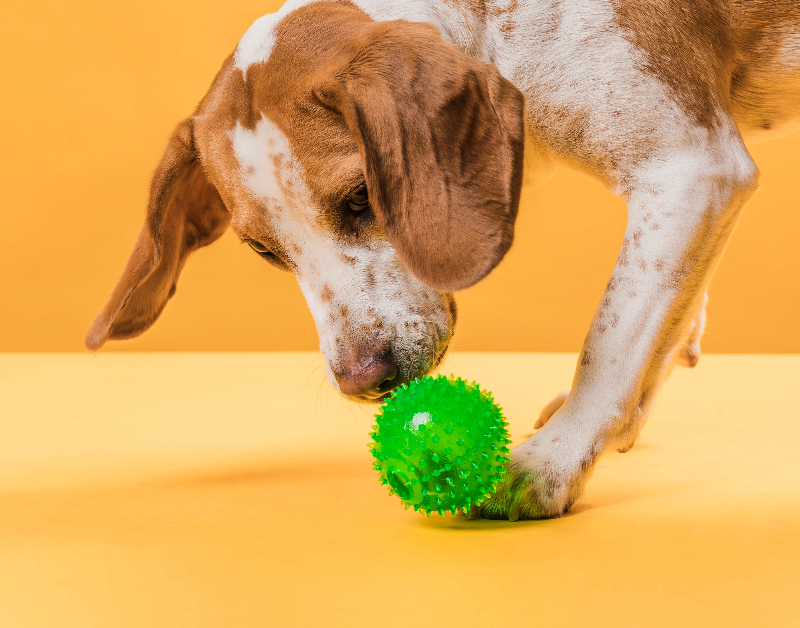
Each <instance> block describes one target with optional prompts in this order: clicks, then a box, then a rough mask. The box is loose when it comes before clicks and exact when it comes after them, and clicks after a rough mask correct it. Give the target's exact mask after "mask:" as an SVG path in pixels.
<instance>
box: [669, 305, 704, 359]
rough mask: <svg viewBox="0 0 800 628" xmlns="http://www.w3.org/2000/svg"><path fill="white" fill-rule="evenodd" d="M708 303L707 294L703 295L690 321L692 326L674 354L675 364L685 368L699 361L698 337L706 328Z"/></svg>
mask: <svg viewBox="0 0 800 628" xmlns="http://www.w3.org/2000/svg"><path fill="white" fill-rule="evenodd" d="M707 303H708V295H705V296H704V297H703V305H702V306H701V307H700V311H699V312H698V313H697V316H695V318H694V321H692V326H691V328H690V330H689V336H688V338H687V339H686V342H684V343H683V344H682V345H681V346H680V347H678V349H677V350H676V351H675V354H674V356H675V357H674V361H675V364H676V365H677V366H685V367H686V368H690V369H692V368H694V367H695V366H697V363H698V362H699V361H700V338H702V336H703V331H705V328H706V304H707Z"/></svg>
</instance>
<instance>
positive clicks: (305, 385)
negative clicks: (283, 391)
mask: <svg viewBox="0 0 800 628" xmlns="http://www.w3.org/2000/svg"><path fill="white" fill-rule="evenodd" d="M323 366H325V365H324V363H323V364H318V365H317V366H316V367H315V368H314V370H312V371H311V372H310V373H309V374H308V377H306V381H305V383H304V384H303V388H302V389H301V390H300V397H299V398H298V400H297V413H298V414H300V404H301V403H302V401H303V395H304V394H305V392H306V387H307V386H308V382H309V381H311V378H312V377H313V376H314V373H316V372H317V371H318V370H319V369H320V368H321V367H323ZM315 411H316V408H315Z"/></svg>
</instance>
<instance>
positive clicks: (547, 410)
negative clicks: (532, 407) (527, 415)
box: [533, 392, 569, 430]
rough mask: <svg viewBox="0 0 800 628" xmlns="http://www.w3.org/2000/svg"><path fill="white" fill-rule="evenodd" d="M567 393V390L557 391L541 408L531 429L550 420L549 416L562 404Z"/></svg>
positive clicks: (542, 425)
mask: <svg viewBox="0 0 800 628" xmlns="http://www.w3.org/2000/svg"><path fill="white" fill-rule="evenodd" d="M568 394H569V392H562V393H559V394H558V395H557V396H556V398H555V399H553V400H552V401H551V402H550V403H548V404H547V405H546V406H545V407H544V408H542V411H541V413H540V414H539V418H538V419H536V423H534V424H533V429H535V430H538V429H539V428H540V427H544V425H545V423H547V422H548V421H549V420H550V417H551V416H553V415H554V414H555V413H556V412H558V409H559V408H560V407H561V406H563V405H564V402H565V401H566V400H567V395H568Z"/></svg>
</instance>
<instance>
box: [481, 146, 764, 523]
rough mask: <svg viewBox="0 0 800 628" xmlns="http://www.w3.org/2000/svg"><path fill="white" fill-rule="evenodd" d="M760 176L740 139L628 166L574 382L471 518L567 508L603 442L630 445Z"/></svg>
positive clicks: (533, 514)
mask: <svg viewBox="0 0 800 628" xmlns="http://www.w3.org/2000/svg"><path fill="white" fill-rule="evenodd" d="M756 179H757V170H756V168H755V166H754V164H753V162H752V160H751V159H750V157H749V155H748V154H747V151H746V150H745V148H744V146H743V145H742V144H741V141H740V140H739V139H738V135H735V136H733V137H731V138H730V139H729V141H728V142H717V143H715V144H714V145H713V147H712V146H707V147H704V148H697V147H692V148H691V150H689V151H682V152H681V153H680V154H675V155H672V156H671V158H668V159H664V158H663V156H660V159H657V160H656V159H654V160H652V162H651V163H649V164H648V165H647V166H645V167H641V168H639V169H638V170H637V171H636V172H635V173H633V176H631V178H630V181H631V185H630V187H629V191H628V192H627V200H628V215H629V218H628V225H627V229H626V233H625V240H624V242H623V245H622V248H621V251H620V254H619V257H618V259H617V263H616V265H615V267H614V271H613V273H612V275H611V279H610V280H609V282H608V285H607V287H606V291H605V294H604V295H603V299H602V302H601V304H600V306H599V308H598V310H597V312H596V313H595V317H594V320H593V322H592V326H591V328H590V330H589V333H588V335H587V337H586V340H585V343H584V346H583V350H582V352H581V354H580V358H579V361H578V362H579V363H578V367H577V370H576V373H575V378H574V381H573V386H572V390H571V392H570V393H569V395H568V396H567V399H566V401H565V403H564V405H563V406H562V407H561V408H560V409H559V410H558V411H557V412H556V413H555V414H554V415H553V417H552V419H551V420H550V421H549V422H548V423H547V424H546V425H545V426H544V427H543V428H542V429H541V430H539V431H538V432H537V433H536V434H534V435H533V436H532V437H531V438H529V439H528V440H527V441H525V442H524V443H523V444H521V445H520V446H519V447H517V448H515V449H514V450H513V451H512V452H511V462H510V463H509V465H508V472H509V473H508V476H507V479H506V480H505V481H504V483H503V484H502V485H501V486H500V488H499V490H498V492H497V493H496V494H495V495H494V496H492V498H491V499H490V500H487V502H485V503H484V504H483V505H482V506H481V507H480V509H477V508H475V509H473V512H472V513H471V516H473V517H475V516H484V517H487V518H508V519H510V520H516V519H519V518H523V519H534V518H541V517H552V516H558V515H561V514H563V513H564V512H566V511H567V510H568V509H569V508H570V506H571V505H572V504H573V502H574V501H575V500H576V499H577V498H578V497H579V496H580V495H581V493H582V492H583V489H584V486H585V484H586V481H587V480H588V478H589V476H590V475H591V472H592V469H593V467H594V464H595V462H596V460H597V458H598V456H599V455H600V454H601V453H602V452H603V451H604V450H606V449H607V448H609V447H614V446H616V447H617V448H619V449H622V450H624V449H627V448H628V447H630V446H631V445H632V444H633V442H634V441H635V439H636V437H637V435H638V433H639V429H640V427H641V425H642V423H643V420H644V417H645V415H646V412H647V409H648V407H649V405H650V402H651V401H652V399H653V396H654V394H655V392H656V390H657V388H658V384H659V381H660V380H661V378H662V375H663V374H664V372H665V370H666V368H667V366H668V364H669V361H670V358H671V357H672V354H673V351H674V350H675V349H676V347H677V346H678V344H679V343H681V342H685V341H686V339H687V337H688V336H689V335H690V333H691V325H692V322H693V320H694V318H695V316H696V314H697V312H698V310H699V308H700V307H701V305H702V303H703V299H704V295H705V290H706V287H707V285H708V282H709V280H710V278H711V274H712V273H713V270H714V268H715V266H716V264H717V262H718V260H719V258H720V255H721V253H722V251H723V249H724V247H725V244H726V242H727V240H728V238H729V236H730V234H731V232H732V230H733V227H734V226H735V223H736V220H737V218H738V216H739V214H740V210H741V208H742V206H743V205H744V203H745V202H746V200H747V199H748V198H749V196H750V194H751V193H752V192H753V190H754V189H755V186H756Z"/></svg>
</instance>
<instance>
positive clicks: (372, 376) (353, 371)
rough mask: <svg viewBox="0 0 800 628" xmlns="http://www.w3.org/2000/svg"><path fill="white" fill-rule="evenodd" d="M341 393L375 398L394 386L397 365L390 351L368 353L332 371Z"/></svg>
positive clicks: (363, 397)
mask: <svg viewBox="0 0 800 628" xmlns="http://www.w3.org/2000/svg"><path fill="white" fill-rule="evenodd" d="M334 376H335V377H336V382H337V383H338V384H339V390H340V391H342V394H344V395H347V396H349V397H361V398H362V399H377V398H378V397H380V396H382V395H385V394H386V393H387V392H389V391H390V390H392V388H394V387H395V384H396V382H395V378H396V377H397V365H396V364H395V362H394V360H393V359H392V356H391V354H390V353H388V352H385V353H380V354H377V355H370V356H367V357H364V358H361V359H359V360H356V361H355V362H354V363H353V364H350V365H345V367H344V368H343V369H342V370H340V371H334Z"/></svg>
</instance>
